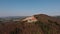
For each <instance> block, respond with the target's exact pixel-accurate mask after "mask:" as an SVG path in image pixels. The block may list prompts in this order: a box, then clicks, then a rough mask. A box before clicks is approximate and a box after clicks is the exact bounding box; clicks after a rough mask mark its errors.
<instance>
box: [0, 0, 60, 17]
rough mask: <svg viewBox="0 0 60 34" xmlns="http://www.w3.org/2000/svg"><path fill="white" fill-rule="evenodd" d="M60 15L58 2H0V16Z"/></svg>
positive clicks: (50, 0) (26, 0)
mask: <svg viewBox="0 0 60 34" xmlns="http://www.w3.org/2000/svg"><path fill="white" fill-rule="evenodd" d="M41 13H44V14H48V15H60V0H0V17H1V16H27V15H33V14H41Z"/></svg>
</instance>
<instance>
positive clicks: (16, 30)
mask: <svg viewBox="0 0 60 34" xmlns="http://www.w3.org/2000/svg"><path fill="white" fill-rule="evenodd" d="M33 16H34V17H35V18H36V19H37V20H38V21H36V22H32V23H27V22H23V21H19V22H8V23H0V34H60V19H57V18H56V17H52V16H48V15H45V14H37V15H33Z"/></svg>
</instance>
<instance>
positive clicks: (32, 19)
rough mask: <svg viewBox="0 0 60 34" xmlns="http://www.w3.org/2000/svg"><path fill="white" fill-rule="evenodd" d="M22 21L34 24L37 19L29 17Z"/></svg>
mask: <svg viewBox="0 0 60 34" xmlns="http://www.w3.org/2000/svg"><path fill="white" fill-rule="evenodd" d="M23 21H26V22H36V21H37V19H36V18H35V17H34V16H30V17H27V18H25V19H23Z"/></svg>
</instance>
